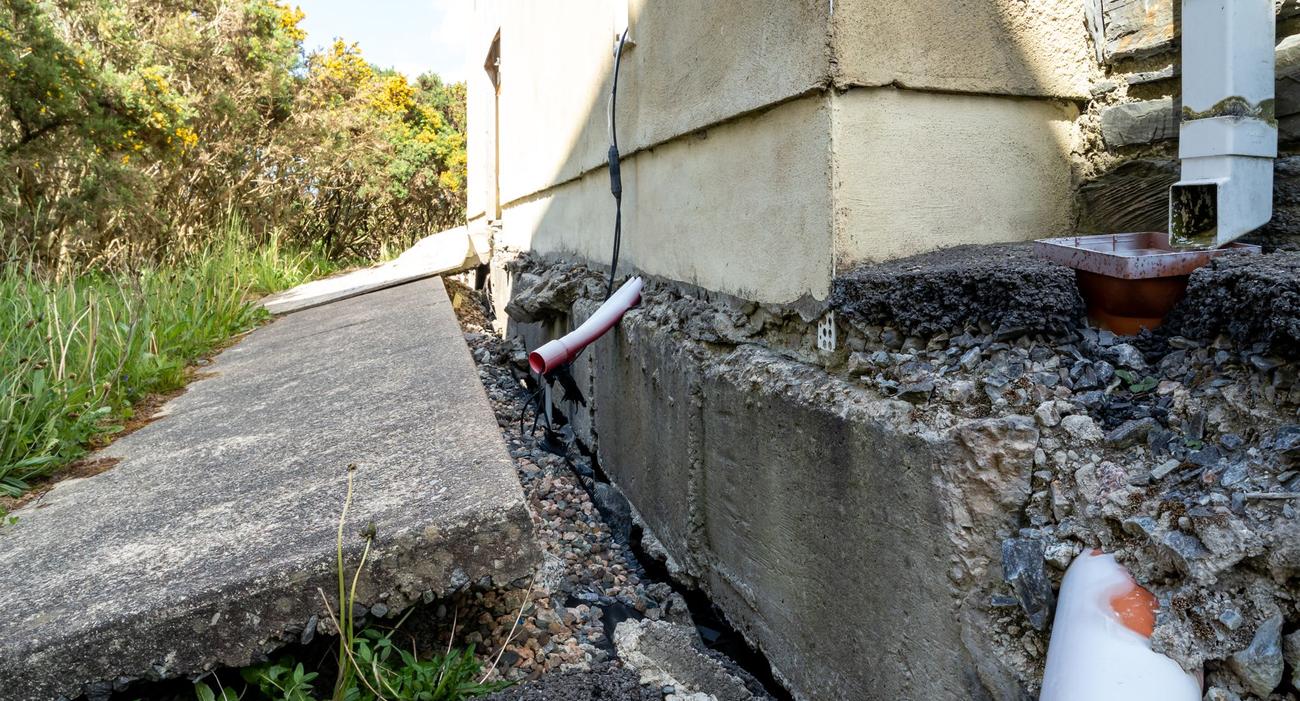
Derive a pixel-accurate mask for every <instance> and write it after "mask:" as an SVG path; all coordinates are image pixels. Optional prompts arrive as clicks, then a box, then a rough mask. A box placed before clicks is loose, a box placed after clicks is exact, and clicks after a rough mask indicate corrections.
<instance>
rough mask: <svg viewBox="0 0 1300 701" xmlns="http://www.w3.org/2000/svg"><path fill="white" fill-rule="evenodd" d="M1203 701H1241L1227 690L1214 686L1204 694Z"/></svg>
mask: <svg viewBox="0 0 1300 701" xmlns="http://www.w3.org/2000/svg"><path fill="white" fill-rule="evenodd" d="M1205 701H1241V697H1240V696H1238V695H1236V694H1234V693H1232V692H1231V691H1229V690H1228V689H1224V688H1223V687H1220V686H1216V687H1214V688H1212V689H1210V690H1209V691H1207V692H1205Z"/></svg>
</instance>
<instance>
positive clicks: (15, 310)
mask: <svg viewBox="0 0 1300 701" xmlns="http://www.w3.org/2000/svg"><path fill="white" fill-rule="evenodd" d="M223 233H224V235H222V236H219V237H217V239H216V241H215V243H212V244H209V245H208V246H206V247H204V248H203V249H201V250H196V251H193V252H190V253H188V254H186V255H183V256H180V257H179V258H178V259H177V260H176V261H173V262H170V263H163V264H153V265H147V266H144V267H142V268H140V269H138V270H136V271H134V272H115V273H105V272H96V271H87V272H84V273H82V274H80V275H74V276H67V275H65V276H62V277H61V278H52V277H50V276H48V275H45V274H42V273H41V272H39V271H37V270H36V269H34V268H33V267H32V266H31V264H29V263H25V262H22V260H21V259H20V256H17V255H13V254H12V253H11V255H10V257H9V260H8V261H7V262H4V263H0V266H2V267H0V494H8V495H11V496H18V495H20V494H22V493H23V492H24V491H26V490H27V489H28V488H29V483H30V480H32V479H33V478H36V477H40V476H44V475H48V474H50V473H52V472H54V471H56V470H57V469H58V468H59V467H61V466H63V465H66V464H67V463H69V462H70V461H72V460H75V459H76V458H78V457H80V456H81V455H83V454H84V453H85V452H86V450H87V447H88V445H89V444H90V443H91V441H92V440H93V439H94V438H95V437H96V436H101V435H103V434H107V433H112V432H114V431H117V430H120V428H121V425H122V422H123V421H124V420H125V419H128V418H130V416H131V406H132V405H133V404H134V403H136V402H138V401H139V400H141V399H142V398H144V397H145V396H146V395H147V394H149V393H151V392H166V391H168V390H172V389H176V388H178V387H180V386H181V385H182V384H184V382H185V368H186V366H187V365H188V364H189V363H191V362H193V361H194V360H195V359H197V358H199V357H200V356H202V355H204V354H205V353H208V352H210V351H211V350H212V349H214V348H215V347H217V346H218V345H220V344H221V343H222V342H223V341H225V340H226V339H228V338H230V337H231V336H234V335H236V334H239V333H241V332H243V331H246V330H248V329H251V328H253V327H254V326H256V325H257V324H258V323H259V321H261V320H262V319H263V318H264V317H265V312H264V311H262V310H260V309H259V308H257V307H256V306H255V305H253V304H252V300H253V299H254V298H255V297H256V296H258V295H261V294H265V293H268V292H273V291H276V290H279V289H284V288H287V287H291V286H293V285H296V284H299V283H301V282H304V281H306V280H308V279H311V278H313V277H317V276H320V275H323V274H326V273H328V272H330V271H332V270H333V269H334V268H335V267H336V266H334V265H333V264H331V263H330V262H329V261H328V260H327V259H326V258H325V257H324V256H323V255H321V254H320V253H318V252H311V251H308V252H291V251H286V250H284V249H282V248H281V247H280V245H279V242H278V241H277V240H275V239H273V240H272V241H271V242H270V243H269V244H268V245H263V246H259V247H251V246H249V244H248V243H247V242H248V236H247V235H246V232H245V230H244V229H243V227H242V226H241V225H240V224H239V223H238V222H235V223H232V224H231V225H230V226H229V227H228V229H227V231H225V232H223Z"/></svg>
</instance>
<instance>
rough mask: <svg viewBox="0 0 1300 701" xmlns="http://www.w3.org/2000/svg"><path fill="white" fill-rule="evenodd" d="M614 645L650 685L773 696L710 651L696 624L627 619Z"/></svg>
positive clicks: (736, 698) (724, 696)
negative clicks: (755, 689) (757, 690)
mask: <svg viewBox="0 0 1300 701" xmlns="http://www.w3.org/2000/svg"><path fill="white" fill-rule="evenodd" d="M614 647H615V648H616V649H617V650H618V656H619V659H621V660H623V664H625V665H627V666H628V667H630V668H632V669H634V670H636V671H637V673H638V674H640V676H641V683H642V684H644V685H646V686H649V687H665V686H670V687H673V688H674V689H675V690H676V693H678V694H680V695H683V696H687V695H690V694H705V695H707V696H709V697H711V698H714V699H716V700H717V701H750V700H751V699H768V698H770V697H769V696H768V695H767V694H762V695H761V696H760V695H756V694H754V692H753V691H751V690H750V689H749V688H747V687H746V686H745V680H744V679H741V678H740V677H739V676H736V675H735V674H732V673H731V671H730V670H729V669H727V667H726V666H725V665H723V664H722V662H721V661H719V660H718V659H716V658H714V657H713V656H711V655H709V654H708V652H706V648H705V647H704V643H703V642H701V641H700V636H699V633H697V632H696V631H695V628H694V626H690V625H686V624H682V623H670V622H668V621H651V620H639V621H637V620H626V621H623V622H621V623H619V624H618V627H616V628H615V629H614Z"/></svg>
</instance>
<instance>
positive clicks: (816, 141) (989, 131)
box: [469, 0, 1093, 302]
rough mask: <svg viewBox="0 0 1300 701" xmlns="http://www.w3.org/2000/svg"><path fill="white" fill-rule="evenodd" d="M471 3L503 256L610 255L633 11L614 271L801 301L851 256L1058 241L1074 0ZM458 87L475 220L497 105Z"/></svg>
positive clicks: (484, 198)
mask: <svg viewBox="0 0 1300 701" xmlns="http://www.w3.org/2000/svg"><path fill="white" fill-rule="evenodd" d="M474 1H475V7H476V12H477V16H478V20H477V22H478V25H477V26H476V28H475V30H474V36H475V40H474V41H476V42H478V44H479V46H478V47H475V48H472V49H471V58H472V59H473V60H472V62H471V65H475V66H477V65H481V64H482V62H483V58H484V57H486V54H487V51H488V47H489V44H490V41H491V38H492V36H493V35H495V33H496V32H497V31H498V29H499V30H500V33H501V57H502V59H501V60H502V65H501V94H500V98H499V100H500V139H499V142H500V169H501V172H500V184H501V201H502V207H503V212H502V221H503V226H504V229H503V230H502V232H501V234H500V235H499V236H498V243H499V244H503V245H508V246H510V247H512V248H517V249H520V250H527V249H535V250H537V251H539V252H546V253H569V254H574V255H578V256H582V257H584V258H587V259H589V260H592V261H595V262H597V263H600V264H606V262H607V261H608V258H609V254H610V247H611V227H612V219H613V200H612V198H611V197H610V195H609V189H608V176H607V174H606V172H605V167H604V164H605V153H606V150H607V148H608V146H607V138H608V136H607V125H606V104H607V100H608V95H609V88H610V81H611V76H612V72H613V43H614V38H615V32H616V30H617V29H618V28H621V26H622V24H623V21H624V17H626V18H627V21H630V23H631V31H630V37H631V39H632V40H633V41H634V42H635V46H633V47H631V48H630V49H628V51H627V52H626V53H625V54H624V63H623V67H622V73H621V75H620V86H619V105H618V114H619V137H620V147H621V151H622V152H623V153H624V155H625V163H624V190H625V193H624V205H625V206H624V232H625V236H624V245H623V258H622V260H623V264H624V265H625V266H628V267H625V269H631V268H633V267H634V268H638V269H640V270H644V271H646V272H649V273H652V274H657V275H663V276H667V277H671V278H675V279H679V280H683V281H686V282H691V283H694V284H697V285H700V286H702V287H705V288H708V289H713V290H718V291H723V292H727V293H731V294H736V295H739V296H744V297H748V298H752V299H755V300H758V301H764V302H791V301H794V300H796V299H799V298H800V297H802V296H805V295H811V296H813V297H815V298H823V297H824V296H825V294H826V291H827V289H828V287H829V283H830V280H831V277H832V275H833V274H834V272H835V271H836V270H837V269H843V268H844V267H846V266H848V265H850V264H852V263H854V262H858V261H862V260H879V259H884V258H889V257H894V256H899V255H906V254H909V253H914V252H920V251H923V250H929V249H933V248H937V247H940V246H947V245H954V244H959V243H970V242H984V241H1005V240H1025V239H1031V238H1039V237H1043V236H1047V235H1053V234H1058V233H1061V232H1063V231H1067V230H1068V228H1069V227H1070V225H1071V196H1072V188H1073V184H1072V175H1071V160H1070V151H1071V148H1072V142H1073V140H1074V139H1075V135H1074V129H1073V124H1072V120H1073V119H1075V117H1076V115H1075V114H1074V113H1075V108H1074V107H1073V106H1072V105H1073V104H1074V98H1075V97H1077V96H1078V95H1080V94H1084V93H1086V86H1087V83H1088V78H1087V76H1088V75H1090V71H1091V70H1093V67H1092V61H1091V58H1090V53H1089V46H1088V43H1087V35H1086V32H1085V29H1084V23H1083V18H1082V11H1083V10H1082V7H1081V6H1076V3H1074V2H1068V1H1067V0H1038V1H1037V2H1032V3H1026V2H1022V1H1021V0H967V1H965V2H950V1H941V0H892V1H891V2H888V3H886V5H887V6H886V7H878V6H874V7H873V6H872V4H870V3H866V2H865V0H836V1H835V2H834V3H833V4H832V3H831V2H829V0H798V1H792V0H755V1H754V2H749V3H744V4H737V3H715V2H708V3H695V2H649V1H648V0H630V1H629V2H627V3H626V7H625V6H624V4H623V3H621V2H620V1H619V0H573V1H572V2H566V3H560V4H554V3H537V2H529V1H527V0H474ZM832 8H833V9H832ZM624 12H626V15H625V14H624ZM472 73H473V75H471V78H470V84H469V112H470V136H469V150H470V154H469V156H470V177H469V188H470V193H469V210H470V218H471V220H476V219H477V222H479V223H480V224H481V223H483V222H485V221H486V220H487V219H489V218H493V217H494V211H492V207H491V197H492V195H491V193H492V187H493V186H492V183H493V179H492V175H491V168H492V166H493V154H492V152H491V145H492V144H493V143H496V140H495V139H494V138H493V137H492V126H493V124H494V122H493V119H492V115H493V110H494V106H493V101H494V97H493V94H492V88H491V84H490V83H489V82H488V80H487V75H486V73H485V72H483V71H472ZM879 86H886V87H879ZM890 86H892V87H890ZM898 86H903V87H901V88H900V87H898ZM832 175H833V177H832ZM832 183H834V184H833V185H832ZM818 208H821V209H820V210H818Z"/></svg>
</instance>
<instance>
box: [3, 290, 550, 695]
mask: <svg viewBox="0 0 1300 701" xmlns="http://www.w3.org/2000/svg"><path fill="white" fill-rule="evenodd" d="M209 371H210V374H209V376H208V377H207V378H206V379H202V380H200V381H197V382H195V383H193V384H192V385H191V386H190V388H189V391H188V392H186V393H185V394H183V395H181V396H180V397H178V398H176V399H174V400H172V401H171V402H169V403H168V404H167V405H166V406H165V407H164V410H163V411H164V413H165V416H164V418H161V419H159V420H158V421H155V422H154V423H152V424H150V425H148V426H146V427H144V428H142V429H140V430H139V431H136V432H135V433H133V434H131V435H129V436H126V437H124V438H122V439H121V440H119V441H117V442H116V443H114V444H113V445H112V446H110V447H109V448H108V449H106V450H104V451H102V453H101V454H100V455H99V456H97V457H113V458H117V459H119V460H120V461H121V462H120V463H118V464H117V466H116V467H114V468H113V469H111V470H109V471H107V472H104V473H102V474H99V475H96V476H94V477H90V478H86V479H80V480H68V481H65V482H62V483H60V484H59V485H58V486H56V487H55V488H54V489H53V490H51V491H50V492H49V493H48V494H46V495H45V496H44V497H43V498H41V499H39V500H38V501H36V502H34V503H32V504H29V505H27V506H25V507H23V508H21V509H19V510H17V511H15V512H14V513H13V515H14V516H16V517H17V518H18V522H17V523H16V524H15V525H11V526H5V527H3V528H0V699H5V700H9V699H23V700H26V699H51V698H56V697H58V696H60V695H63V696H68V697H75V696H77V695H78V694H81V693H87V692H89V693H91V694H92V696H93V695H94V694H96V693H97V692H103V691H106V690H107V689H109V688H111V686H112V685H113V682H114V680H117V681H118V683H119V684H120V683H121V682H124V681H126V680H129V679H137V678H157V677H172V676H178V675H192V674H195V673H198V672H201V671H204V670H206V669H210V668H212V667H213V666H216V665H244V664H248V663H249V662H250V660H252V659H253V658H254V657H255V656H256V655H257V654H258V653H261V652H265V651H268V650H271V649H273V648H274V647H276V646H278V645H279V644H281V643H282V642H283V641H284V640H296V639H298V638H299V636H300V635H301V633H302V631H303V629H304V626H305V625H306V624H307V623H308V622H309V621H311V620H316V621H324V620H326V619H327V615H326V611H325V608H324V606H323V605H322V603H321V600H320V597H319V595H318V593H317V589H318V588H321V589H323V590H324V591H325V592H327V593H331V592H334V591H336V583H335V554H334V552H335V529H336V528H337V520H338V516H339V511H340V508H341V507H342V505H343V499H344V491H345V484H346V474H347V470H348V467H347V466H348V465H349V464H350V463H355V464H356V465H357V466H358V467H357V469H356V472H355V495H354V498H353V503H352V508H351V511H350V512H349V519H348V524H347V526H346V528H345V539H346V555H345V559H346V560H347V562H348V563H349V564H348V567H349V570H351V569H352V568H353V567H354V566H355V564H356V562H357V560H358V558H359V556H360V551H361V548H362V544H363V541H362V536H361V535H360V533H361V531H362V530H363V529H364V528H366V527H367V525H368V524H373V526H374V533H375V542H374V546H373V548H372V550H371V555H370V560H369V563H368V564H367V567H366V573H365V576H364V577H363V584H362V587H361V594H360V595H359V597H358V599H359V603H360V604H365V605H367V606H371V605H373V604H375V603H378V602H381V601H382V602H383V603H384V605H385V606H386V607H387V608H388V609H389V610H390V611H391V612H393V613H396V612H398V611H400V610H401V609H402V608H403V607H404V606H406V605H407V604H408V603H409V602H411V601H414V600H416V599H419V598H420V597H421V596H424V597H432V596H434V595H438V594H442V593H446V592H449V591H451V590H453V589H455V588H456V587H458V586H461V585H463V584H465V583H466V582H471V581H479V580H480V579H481V578H485V577H491V578H493V581H495V582H497V583H502V584H504V583H506V582H509V581H511V580H515V579H517V578H522V577H526V576H528V575H529V573H530V571H531V568H532V566H533V564H534V562H535V559H536V557H537V549H536V548H537V546H536V544H535V542H534V541H533V535H532V525H531V520H530V517H529V515H528V513H527V511H526V508H525V505H524V500H523V493H522V490H521V489H520V486H519V482H518V480H517V478H516V476H515V472H514V468H513V466H512V463H511V461H510V458H509V456H508V454H507V453H506V449H505V446H504V444H503V442H502V439H501V434H500V432H499V429H498V426H497V423H496V420H495V418H494V417H493V414H492V411H491V409H490V408H489V406H488V404H487V401H486V398H485V396H484V393H483V388H482V385H481V384H480V383H479V379H478V373H477V371H476V369H475V367H474V365H473V362H472V360H471V358H470V356H469V352H468V350H467V349H466V347H465V343H464V339H463V337H462V336H461V331H460V328H459V327H458V325H457V323H456V320H455V318H454V317H453V314H452V309H451V305H450V302H448V300H447V296H446V293H445V291H444V290H443V286H442V282H441V280H439V279H437V278H434V279H431V280H422V281H419V282H414V283H410V284H406V285H402V286H400V287H393V288H389V289H386V290H383V291H380V292H374V293H371V294H368V295H365V296H361V297H354V298H352V299H349V300H346V301H342V302H336V303H333V304H329V305H326V306H321V307H316V308H314V309H311V310H308V311H304V312H299V313H296V314H291V315H289V316H287V317H284V318H281V319H279V320H277V321H275V322H274V323H271V324H270V325H268V326H266V327H264V328H261V329H259V330H257V331H255V332H253V333H252V334H250V335H249V336H248V337H247V338H245V339H244V340H243V341H241V342H240V343H239V344H237V345H235V346H234V347H232V348H230V349H228V350H226V351H225V352H223V353H222V354H221V355H220V356H218V357H217V359H216V361H215V363H214V364H213V365H212V366H211V367H210V368H209ZM333 599H334V597H333V595H332V594H331V606H334V605H335V604H334V603H333Z"/></svg>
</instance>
